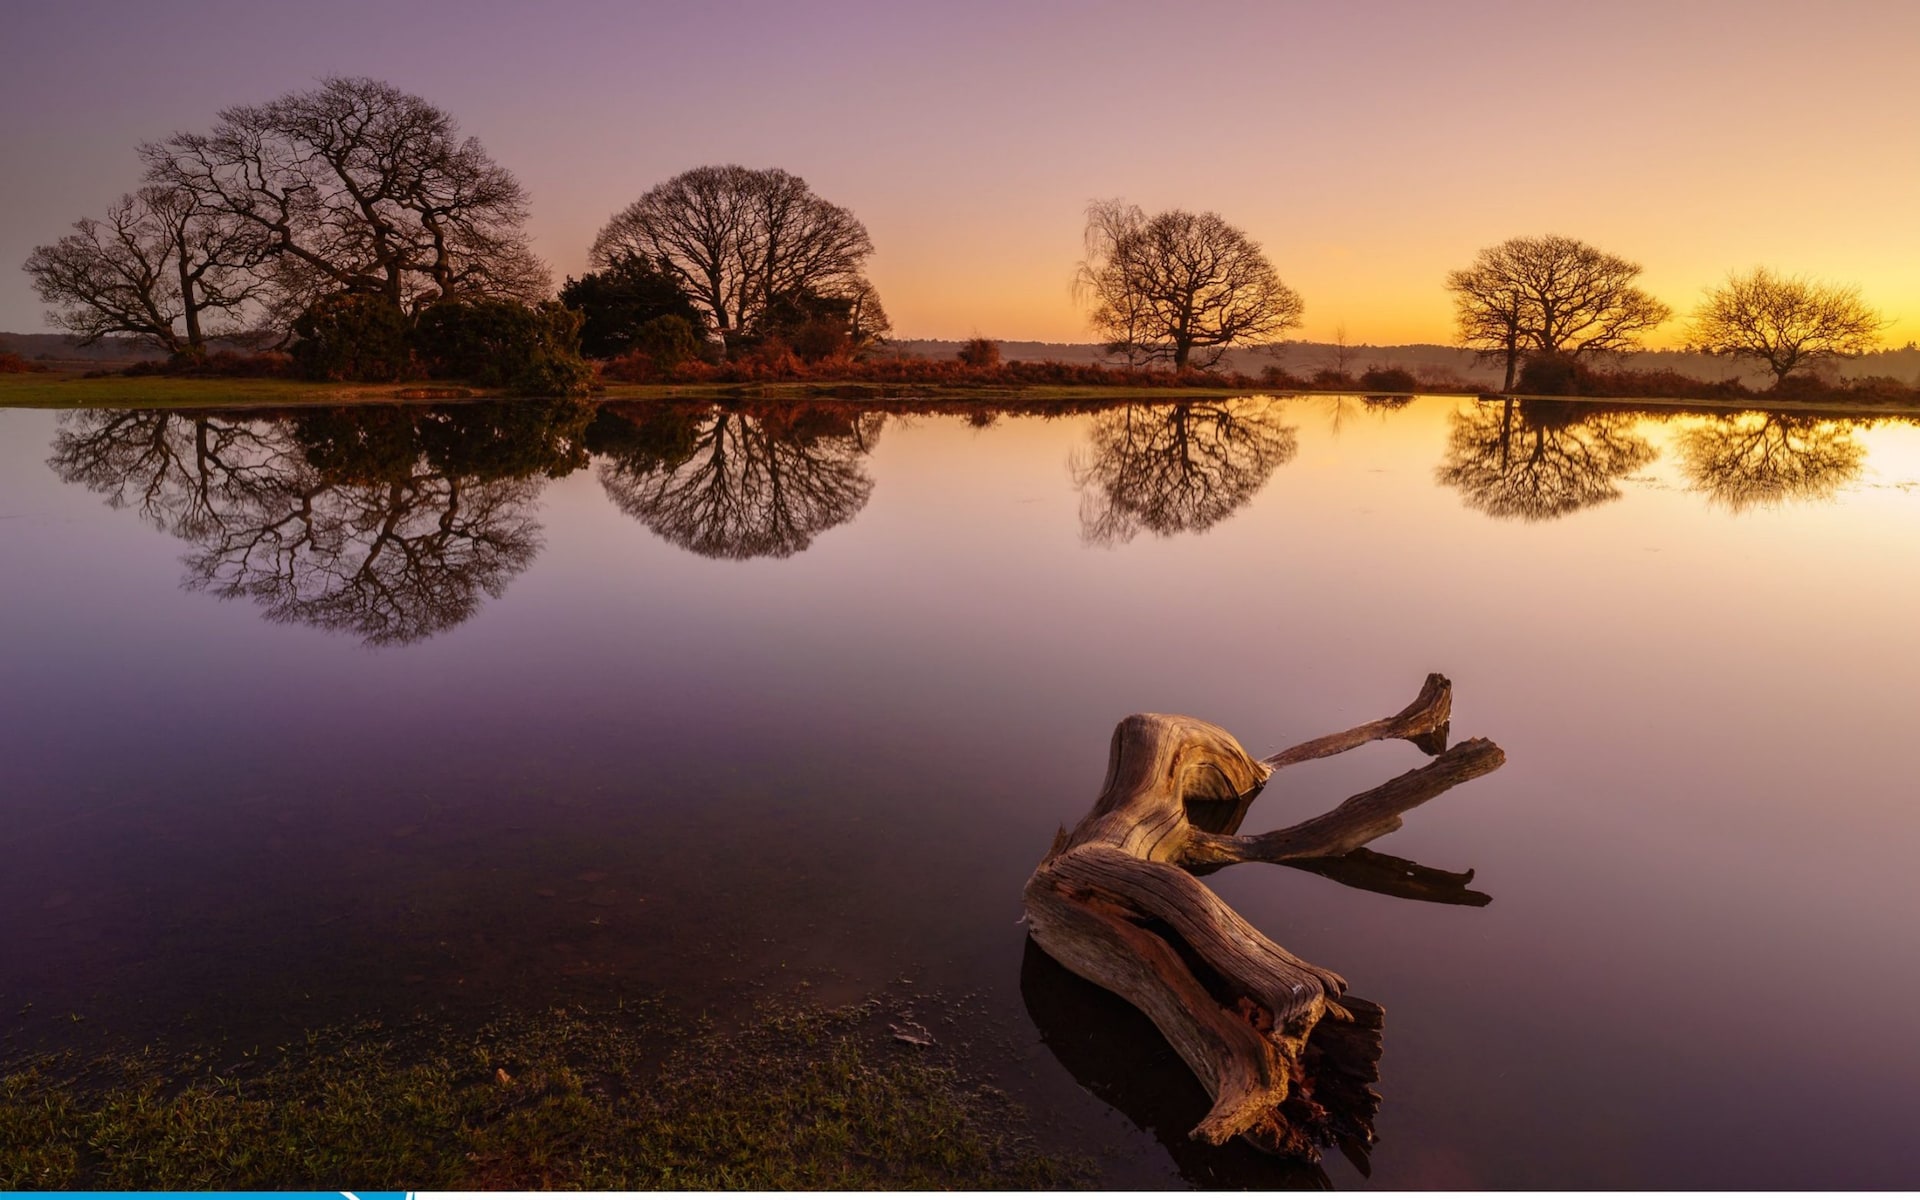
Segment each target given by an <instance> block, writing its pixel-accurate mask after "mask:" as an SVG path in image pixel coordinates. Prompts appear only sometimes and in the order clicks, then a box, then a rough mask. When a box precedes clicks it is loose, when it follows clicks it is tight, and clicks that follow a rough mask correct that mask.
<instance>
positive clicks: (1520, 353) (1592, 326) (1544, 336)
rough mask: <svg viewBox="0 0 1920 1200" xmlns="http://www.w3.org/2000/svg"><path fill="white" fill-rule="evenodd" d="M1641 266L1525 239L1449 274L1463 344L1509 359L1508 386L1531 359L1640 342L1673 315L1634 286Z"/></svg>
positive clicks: (1559, 240) (1570, 245)
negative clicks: (1516, 371) (1527, 358)
mask: <svg viewBox="0 0 1920 1200" xmlns="http://www.w3.org/2000/svg"><path fill="white" fill-rule="evenodd" d="M1639 275H1640V264H1638V263H1635V262H1629V261H1628V260H1626V259H1624V258H1621V257H1619V256H1618V255H1614V254H1608V253H1606V252H1605V251H1603V250H1600V249H1597V248H1595V247H1593V246H1589V245H1588V244H1587V243H1585V242H1582V241H1578V240H1576V239H1574V238H1569V237H1560V236H1557V235H1554V236H1548V237H1517V238H1510V239H1508V240H1507V241H1504V242H1502V243H1500V244H1499V245H1498V246H1489V247H1487V248H1486V249H1485V250H1482V251H1481V252H1480V253H1479V255H1478V256H1477V257H1476V258H1475V259H1474V260H1473V265H1472V266H1470V267H1467V268H1465V269H1463V270H1458V271H1454V272H1452V273H1450V274H1449V275H1448V276H1447V290H1448V291H1450V292H1452V293H1453V300H1454V315H1455V319H1456V321H1457V324H1458V330H1459V340H1460V344H1461V345H1462V346H1465V347H1467V348H1468V349H1470V350H1477V351H1479V352H1480V354H1481V356H1482V357H1484V358H1498V359H1503V360H1504V361H1505V363H1506V369H1507V376H1506V384H1505V388H1506V390H1508V391H1511V390H1512V389H1513V380H1514V371H1515V369H1516V368H1517V367H1518V366H1519V363H1520V360H1521V359H1522V358H1523V357H1528V356H1533V355H1549V354H1558V355H1566V356H1568V357H1570V358H1579V357H1582V356H1586V355H1591V354H1607V353H1621V352H1624V351H1628V350H1632V349H1634V348H1635V347H1636V346H1638V345H1639V342H1640V338H1641V336H1642V335H1643V334H1646V333H1648V332H1649V331H1651V330H1653V329H1655V328H1658V327H1659V326H1660V325H1662V324H1664V323H1665V322H1666V320H1667V319H1668V318H1669V317H1671V316H1672V315H1673V310H1672V309H1671V308H1668V307H1667V306H1666V305H1665V304H1662V303H1661V302H1660V301H1658V300H1656V299H1654V298H1653V297H1652V296H1650V295H1648V294H1647V293H1646V292H1643V291H1641V290H1640V289H1639V288H1637V287H1635V286H1634V285H1633V281H1634V280H1635V279H1636V278H1638V277H1639Z"/></svg>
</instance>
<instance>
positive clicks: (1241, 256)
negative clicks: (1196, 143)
mask: <svg viewBox="0 0 1920 1200" xmlns="http://www.w3.org/2000/svg"><path fill="white" fill-rule="evenodd" d="M1086 248H1087V257H1086V259H1085V260H1084V261H1083V262H1081V264H1080V270H1079V275H1078V279H1077V287H1078V289H1079V290H1080V292H1081V294H1082V295H1083V296H1084V297H1085V298H1086V299H1087V300H1088V301H1089V302H1090V303H1091V304H1092V306H1093V312H1092V320H1093V326H1094V328H1095V329H1097V330H1098V331H1099V332H1100V334H1101V335H1102V336H1103V337H1105V338H1106V339H1107V344H1108V348H1109V349H1111V350H1113V351H1115V352H1120V353H1125V354H1126V355H1127V357H1128V360H1129V361H1144V362H1154V361H1164V362H1167V363H1169V364H1171V365H1172V367H1173V369H1174V370H1176V371H1183V370H1185V369H1186V368H1187V367H1188V366H1189V365H1193V366H1198V367H1210V366H1212V365H1213V364H1214V363H1216V362H1218V361H1219V360H1220V356H1221V355H1223V354H1225V353H1226V350H1227V347H1229V346H1233V345H1262V344H1266V343H1270V342H1272V341H1274V340H1275V339H1276V338H1278V337H1279V336H1280V334H1281V333H1283V332H1285V331H1286V330H1288V329H1291V328H1293V327H1294V326H1296V325H1298V324H1299V323H1300V314H1301V312H1302V311H1303V309H1304V305H1303V304H1302V302H1301V300H1300V295H1299V293H1298V292H1295V291H1294V290H1293V289H1292V288H1290V287H1288V286H1287V285H1286V284H1284V283H1282V282H1280V276H1279V275H1278V274H1276V273H1275V271H1274V269H1273V264H1272V263H1270V262H1268V261H1267V256H1266V254H1265V253H1263V252H1262V251H1261V249H1260V246H1259V244H1258V243H1256V242H1255V241H1254V240H1253V239H1252V238H1250V237H1248V236H1247V235H1246V234H1245V233H1243V232H1241V231H1240V230H1239V229H1236V228H1235V227H1233V226H1232V225H1229V224H1227V223H1226V221H1225V220H1223V219H1222V218H1221V216H1220V214H1219V213H1211V212H1205V213H1190V212H1186V211H1185V210H1183V209H1177V208H1176V209H1170V210H1168V211H1166V212H1163V213H1159V214H1157V215H1155V216H1152V217H1149V216H1148V215H1147V214H1146V213H1145V212H1144V211H1142V210H1141V209H1140V208H1139V207H1138V206H1137V205H1131V204H1125V203H1122V202H1121V201H1119V200H1104V201H1099V202H1097V203H1095V204H1094V205H1092V206H1091V207H1090V208H1089V209H1088V210H1087V229H1086Z"/></svg>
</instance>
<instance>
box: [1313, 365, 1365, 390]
mask: <svg viewBox="0 0 1920 1200" xmlns="http://www.w3.org/2000/svg"><path fill="white" fill-rule="evenodd" d="M1308 382H1309V383H1311V384H1312V385H1313V386H1314V387H1316V388H1319V389H1320V390H1321V391H1323V392H1350V391H1352V390H1353V389H1354V382H1353V376H1351V375H1349V374H1347V373H1346V372H1345V371H1335V370H1331V369H1327V370H1320V371H1315V372H1314V373H1313V378H1312V379H1310V380H1308Z"/></svg>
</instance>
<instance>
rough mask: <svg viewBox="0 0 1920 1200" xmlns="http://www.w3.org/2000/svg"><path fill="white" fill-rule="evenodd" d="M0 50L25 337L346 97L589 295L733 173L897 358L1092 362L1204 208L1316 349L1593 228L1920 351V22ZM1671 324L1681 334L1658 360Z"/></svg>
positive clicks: (580, 20)
mask: <svg viewBox="0 0 1920 1200" xmlns="http://www.w3.org/2000/svg"><path fill="white" fill-rule="evenodd" d="M4 25H5V33H4V37H0V54H4V58H5V62H4V69H0V113H4V114H5V115H4V119H3V120H0V155H3V157H0V162H4V163H5V170H4V171H3V172H0V330H15V331H22V332H28V331H37V330H41V329H44V328H45V325H44V323H43V321H42V318H41V305H40V304H39V302H38V301H37V300H36V298H35V297H34V295H33V292H32V290H31V288H30V287H29V285H28V281H27V278H26V276H25V275H24V274H22V273H21V272H20V271H19V270H18V269H17V266H18V264H19V263H20V262H21V261H22V260H23V259H24V258H25V257H26V255H27V253H28V252H29V251H30V250H31V249H32V247H33V246H34V245H35V244H37V243H41V242H48V241H52V240H54V239H55V238H57V237H59V236H60V235H61V234H62V233H64V232H65V231H66V228H67V226H68V225H69V224H70V223H71V222H72V221H73V220H74V219H75V218H77V217H80V216H83V215H97V214H99V213H100V212H101V211H102V210H103V209H104V208H105V206H106V205H107V203H108V202H109V201H111V200H112V199H113V198H114V197H116V196H118V195H119V194H120V193H121V192H123V191H126V190H129V189H130V188H132V187H133V186H134V185H136V184H137V182H138V167H137V163H136V162H135V158H134V146H135V144H136V143H137V142H139V141H141V140H142V139H148V138H159V137H163V136H165V135H167V134H169V133H172V132H174V131H176V130H188V129H203V128H206V127H208V126H210V125H211V124H212V123H213V120H214V115H215V113H216V111H217V110H218V109H220V108H222V107H224V106H227V105H231V104H240V103H252V102H258V101H262V100H266V99H270V98H272V97H274V96H276V95H279V94H281V93H284V92H286V91H289V90H294V89H298V88H304V87H307V86H310V85H311V84H312V83H313V81H314V80H315V79H317V78H318V77H320V76H322V75H327V74H342V75H371V76H375V77H378V78H382V79H386V80H389V81H391V82H393V83H395V84H397V85H399V86H400V87H402V88H405V89H407V90H409V91H413V92H417V93H419V94H420V95H422V96H425V97H427V98H428V99H429V100H432V101H433V102H435V103H436V104H439V105H440V106H442V107H444V108H446V109H447V110H448V111H450V112H451V113H453V114H454V115H455V116H456V117H457V118H458V119H459V121H460V122H461V125H462V128H463V130H464V131H465V132H467V133H471V134H474V135H476V136H478V137H479V138H480V139H481V140H482V141H483V142H484V143H485V145H486V146H487V148H488V149H489V150H490V151H491V152H492V154H493V155H494V157H495V158H496V159H497V160H498V161H500V162H501V163H502V164H504V165H506V166H508V167H510V168H511V169H512V170H514V171H515V172H516V173H517V174H518V175H519V177H520V179H521V180H522V181H523V182H524V183H525V184H526V186H527V187H528V189H529V190H530V191H531V193H532V196H533V205H534V210H533V221H532V229H533V232H534V238H535V244H536V246H537V248H538V249H539V250H540V251H541V253H542V254H544V255H545V256H546V257H547V259H548V260H549V261H550V262H551V263H552V265H553V267H554V270H555V272H556V276H559V275H564V274H567V273H575V274H577V273H579V272H580V271H581V270H582V269H583V268H584V266H585V261H586V250H587V246H588V243H589V242H590V241H591V240H592V238H593V235H594V232H595V231H596V230H597V229H598V227H599V226H600V224H601V223H602V222H604V221H605V220H606V218H607V217H608V216H609V215H611V214H612V213H613V212H614V211H615V210H616V209H618V208H621V207H622V206H624V205H625V204H627V203H628V202H629V201H631V200H632V199H634V198H635V197H637V196H638V195H639V194H640V193H641V192H642V191H644V190H645V189H646V188H648V187H649V186H651V185H652V184H655V183H658V182H660V181H661V180H664V179H666V178H668V177H669V176H671V175H673V174H675V173H677V172H679V171H682V170H685V169H686V168H689V167H693V166H698V165H701V164H705V163H721V162H738V163H742V164H745V165H747V166H755V167H760V166H779V167H784V168H786V169H788V170H790V171H793V172H794V173H796V174H799V175H802V176H804V177H805V178H806V179H807V180H808V181H809V182H810V183H811V184H812V185H813V187H814V189H815V190H816V191H818V192H819V193H820V194H822V195H824V196H825V197H827V198H828V199H830V200H833V201H835V202H837V203H839V204H843V205H846V206H847V207H849V208H851V209H852V210H853V211H854V212H855V213H856V214H858V215H859V216H860V217H861V219H863V220H864V221H865V222H866V224H867V227H868V229H869V230H870V231H871V233H872V235H873V240H874V243H875V245H876V246H877V247H878V253H877V254H876V255H875V256H874V259H873V261H872V264H871V272H870V273H871V275H872V278H873V280H874V282H875V283H876V284H877V285H878V287H879V289H880V293H881V296H882V298H883V299H884V301H885V303H886V306H887V308H888V310H889V312H890V313H891V314H892V317H893V322H894V328H895V332H896V334H897V335H899V336H902V337H946V338H953V337H966V336H969V335H972V334H974V333H981V334H986V335H989V336H993V337H1001V338H1018V339H1041V340H1048V341H1086V340H1091V335H1090V334H1089V332H1088V330H1087V327H1086V324H1085V321H1084V318H1083V315H1082V314H1081V312H1080V311H1079V310H1078V309H1076V307H1075V305H1074V302H1073V297H1072V292H1071V279H1072V275H1073V270H1074V265H1075V263H1076V261H1077V259H1078V257H1079V254H1080V234H1081V224H1082V215H1083V212H1084V209H1085V207H1086V204H1087V202H1088V201H1090V200H1092V199H1095V198H1098V197H1109V196H1120V197H1125V198H1126V199H1128V200H1131V201H1134V202H1137V203H1139V204H1141V205H1143V206H1144V207H1146V208H1148V209H1155V208H1162V207H1172V206H1180V207H1185V208H1191V209H1213V210H1216V211H1218V212H1220V213H1221V214H1222V215H1224V216H1225V217H1226V218H1227V219H1228V220H1229V221H1232V222H1234V223H1235V224H1237V225H1240V226H1241V227H1242V228H1244V229H1246V230H1247V231H1248V232H1249V233H1250V234H1252V235H1253V236H1254V237H1255V238H1256V239H1257V240H1259V241H1260V242H1261V243H1262V244H1263V245H1264V246H1265V248H1266V250H1267V252H1268V255H1269V257H1271V258H1272V260H1273V262H1274V265H1275V266H1276V267H1277V268H1278V269H1279V272H1280V274H1281V277H1282V278H1283V279H1285V280H1286V281H1287V282H1288V283H1289V284H1291V285H1292V286H1294V287H1295V288H1296V289H1298V290H1299V291H1300V292H1301V293H1302V294H1303V295H1304V297H1305V298H1306V304H1307V312H1306V323H1305V327H1304V329H1303V330H1301V331H1300V333H1299V336H1302V337H1305V338H1308V339H1311V340H1327V339H1330V338H1331V337H1332V336H1333V335H1334V333H1335V331H1336V329H1338V328H1340V327H1344V329H1345V333H1346V336H1347V338H1348V340H1350V341H1353V342H1372V343H1376V344H1385V343H1398V342H1410V341H1439V342H1444V341H1448V340H1450V338H1451V333H1452V322H1451V310H1450V307H1449V304H1448V301H1447V296H1446V294H1445V292H1444V291H1443V290H1442V286H1441V283H1442V279H1443V277H1444V276H1445V273H1446V272H1447V271H1448V270H1449V269H1450V268H1452V267H1456V266H1460V265H1462V264H1464V263H1465V262H1467V261H1468V260H1469V259H1471V258H1472V256H1473V254H1474V252H1475V251H1476V250H1478V249H1479V248H1480V247H1482V246H1485V245H1488V244H1490V243H1493V242H1497V241H1500V240H1501V239H1503V238H1506V237H1510V236H1513V235H1515V234H1523V233H1549V232H1554V233H1565V234H1568V235H1571V236H1574V237H1579V238H1583V239H1585V240H1587V241H1591V242H1593V243H1595V244H1596V245H1599V246H1601V247H1603V248H1605V249H1608V250H1611V251H1614V252H1616V253H1619V254H1622V255H1626V256H1628V257H1630V258H1633V259H1636V260H1637V261H1639V262H1641V263H1642V264H1643V265H1644V266H1645V267H1646V274H1645V276H1644V282H1645V285H1646V286H1647V287H1648V288H1649V290H1651V291H1653V292H1654V293H1655V294H1656V295H1658V296H1660V297H1661V298H1663V299H1665V300H1666V301H1667V302H1668V303H1670V304H1672V305H1673V306H1674V307H1675V308H1676V309H1678V310H1680V311H1681V312H1682V313H1683V314H1684V313H1685V312H1686V311H1687V310H1688V309H1690V308H1691V307H1692V306H1693V305H1694V303H1695V302H1696V301H1697V300H1698V298H1699V296H1700V293H1701V290H1702V289H1703V288H1704V287H1706V286H1708V285H1710V284H1713V283H1715V282H1717V281H1718V280H1720V279H1722V278H1724V276H1725V275H1726V273H1727V272H1728V271H1729V270H1732V269H1746V268H1748V267H1752V266H1756V265H1762V264H1764V265H1768V266H1771V267H1774V268H1776V269H1778V270H1781V271H1785V272H1789V273H1796V272H1798V273H1807V274H1812V275H1817V276H1822V277H1825V278H1829V279H1833V280H1837V281H1843V282H1852V283H1858V284H1859V285H1860V286H1861V288H1862V290H1863V293H1864V295H1865V297H1866V299H1867V300H1868V301H1869V302H1870V303H1872V304H1874V305H1875V306H1877V307H1878V308H1880V309H1881V310H1882V311H1884V312H1885V313H1886V314H1887V315H1888V316H1889V317H1891V318H1893V320H1894V325H1893V326H1892V327H1891V328H1890V329H1889V331H1888V335H1887V336H1888V340H1889V342H1890V343H1891V344H1894V345H1898V344H1901V343H1903V342H1905V341H1907V340H1908V339H1910V338H1920V137H1917V136H1916V128H1915V126H1916V121H1917V120H1920V69H1916V65H1915V48H1916V47H1917V46H1920V3H1912V2H1910V0H1883V2H1879V3H1866V2H1844V0H1830V2H1827V3H1822V4H1820V5H1817V6H1809V5H1806V4H1802V3H1793V2H1789V0H1779V2H1773V3H1768V2H1763V0H1747V2H1745V3H1686V2H1685V0H1665V2H1662V3H1645V4H1633V3H1619V2H1610V3H1607V4H1593V3H1588V4H1580V5H1573V4H1563V5H1552V6H1548V5H1539V4H1525V3H1511V4H1508V3H1471V4H1469V3H1459V4H1443V3H1424V2H1407V3H1390V2H1387V0H1378V2H1374V3H1364V2H1357V3H1341V4H1333V3H1316V4H1309V3H1292V4H1285V3H1267V4H1244V5H1238V4H1212V5H1208V4H1191V5H1184V6H1181V8H1180V9H1179V10H1178V17H1177V19H1176V15H1175V9H1174V7H1173V6H1171V5H1166V4H1081V3H1053V4H1046V3H1033V4H984V3H968V4H965V5H962V4H957V3H955V4H944V5H938V6H935V5H907V4H802V3H797V2H789V3H779V4H689V3H685V2H684V0H682V2H677V3H672V4H657V5H643V4H637V3H636V4H623V3H604V4H589V3H572V4H568V3H558V4H555V5H552V6H550V7H543V8H535V7H534V6H532V5H526V4H505V3H481V2H468V3H462V4H445V5H430V4H413V3H394V2H393V0H386V2H384V3H375V4H360V3H342V2H331V3H326V4H313V5H306V6H301V7H299V8H295V7H293V6H290V5H267V4H260V3H257V2H247V3H199V4H196V3H179V4H165V5H160V4H153V3H120V4H105V3H94V4H88V3H70V4H62V5H58V6H55V5H18V6H14V7H12V8H10V9H9V11H8V12H7V14H6V17H5V21H4ZM1680 325H1681V323H1680V322H1679V321H1676V322H1674V323H1673V324H1672V325H1669V326H1668V327H1667V328H1666V329H1665V330H1663V331H1662V334H1661V335H1660V336H1659V337H1656V339H1655V344H1669V343H1671V342H1672V341H1673V340H1675V338H1676V337H1677V335H1678V332H1679V330H1680Z"/></svg>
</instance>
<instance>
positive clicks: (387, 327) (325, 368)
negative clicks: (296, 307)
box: [293, 292, 413, 383]
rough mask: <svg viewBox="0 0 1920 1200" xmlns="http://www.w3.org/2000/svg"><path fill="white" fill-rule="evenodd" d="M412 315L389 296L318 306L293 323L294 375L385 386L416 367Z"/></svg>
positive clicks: (351, 295)
mask: <svg viewBox="0 0 1920 1200" xmlns="http://www.w3.org/2000/svg"><path fill="white" fill-rule="evenodd" d="M410 332H411V323H410V322H409V321H408V320H407V314H406V313H404V312H402V311H400V309H398V308H397V307H395V306H394V305H393V304H391V303H390V302H388V300H387V299H386V297H384V296H374V295H368V294H365V293H358V292H344V293H341V294H339V295H335V296H326V297H323V298H321V299H319V300H317V301H315V302H314V304H313V306H312V307H311V308H309V309H307V311H305V312H303V313H301V314H300V315H299V316H298V317H297V318H295V319H294V322H293V333H294V336H295V337H296V338H298V339H299V340H298V341H297V342H295V343H294V345H293V363H294V367H295V369H296V370H297V371H298V372H299V373H300V375H302V376H303V377H305V378H307V379H322V380H331V381H335V382H360V383H385V382H389V381H392V380H395V379H400V378H402V377H404V376H405V375H407V374H408V373H409V372H410V371H411V370H412V367H413V360H412V351H411V348H410V347H409V344H408V343H409V340H410V339H409V336H408V335H409V333H410Z"/></svg>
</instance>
